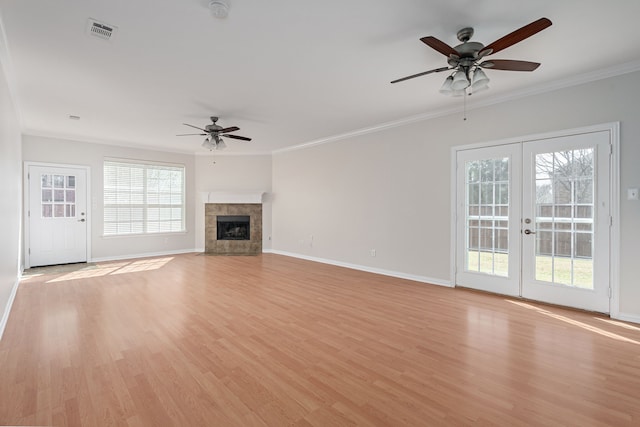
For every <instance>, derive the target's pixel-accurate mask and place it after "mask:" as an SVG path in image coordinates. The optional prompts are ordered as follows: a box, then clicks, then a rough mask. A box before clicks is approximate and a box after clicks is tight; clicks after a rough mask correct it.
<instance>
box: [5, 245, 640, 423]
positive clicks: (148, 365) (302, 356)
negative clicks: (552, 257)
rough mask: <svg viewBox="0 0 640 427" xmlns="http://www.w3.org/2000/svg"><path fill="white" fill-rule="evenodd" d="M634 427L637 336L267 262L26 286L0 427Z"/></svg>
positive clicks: (149, 265)
mask: <svg viewBox="0 0 640 427" xmlns="http://www.w3.org/2000/svg"><path fill="white" fill-rule="evenodd" d="M12 424H16V425H17V424H23V425H24V424H33V425H58V426H136V427H140V426H160V425H161V426H172V425H175V426H187V425H189V426H191V425H193V426H204V425H224V426H284V425H296V426H305V427H308V426H333V425H345V426H349V425H360V426H399V425H411V426H420V425H425V426H439V425H442V426H532V425H533V426H547V425H562V426H607V425H615V426H638V425H640V326H638V325H634V324H628V323H624V322H618V321H611V320H610V319H608V318H606V317H604V316H601V315H597V314H593V313H587V312H581V311H575V310H569V309H562V308H558V307H552V306H548V305H542V304H535V303H532V302H529V301H522V300H517V299H512V298H506V297H501V296H495V295H488V294H484V293H479V292H474V291H469V290H463V289H449V288H443V287H438V286H431V285H426V284H422V283H417V282H412V281H407V280H401V279H395V278H391V277H387V276H380V275H375V274H370V273H364V272H360V271H355V270H350V269H345V268H340V267H335V266H330V265H326V264H318V263H313V262H309V261H303V260H299V259H294V258H289V257H284V256H279V255H273V254H263V255H260V256H255V257H232V256H229V257H225V256H221V257H214V256H202V255H200V254H185V255H176V256H165V257H158V258H151V259H141V260H128V261H118V262H109V263H103V264H99V265H97V266H95V267H94V268H91V269H86V270H80V271H72V272H66V273H59V272H58V273H55V274H44V275H41V276H25V278H24V279H23V281H22V283H21V285H20V288H19V291H18V294H17V296H16V299H15V302H14V305H13V309H12V312H11V315H10V317H9V322H8V324H7V327H6V330H5V333H4V337H3V339H2V341H0V425H12Z"/></svg>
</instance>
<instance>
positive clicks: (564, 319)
mask: <svg viewBox="0 0 640 427" xmlns="http://www.w3.org/2000/svg"><path fill="white" fill-rule="evenodd" d="M505 301H507V302H510V303H511V304H515V305H518V306H520V307H524V308H526V309H529V310H534V311H537V312H538V313H540V314H544V315H545V316H548V317H551V318H554V319H557V320H560V321H562V322H565V323H568V324H570V325H574V326H578V327H580V328H582V329H585V330H587V331H590V332H595V333H596V334H599V335H602V336H605V337H608V338H612V339H615V340H618V341H624V342H628V343H631V344H637V345H640V342H638V341H635V340H632V339H630V338H627V337H623V336H622V335H618V334H614V333H613V332H609V331H605V330H604V329H600V328H597V327H595V326H591V325H588V324H586V323H583V322H579V321H577V320H573V319H571V318H569V317H566V316H562V315H560V314H555V313H552V312H550V311H549V310H544V309H542V308H540V307H536V306H534V305H531V304H527V303H524V302H520V301H512V300H505Z"/></svg>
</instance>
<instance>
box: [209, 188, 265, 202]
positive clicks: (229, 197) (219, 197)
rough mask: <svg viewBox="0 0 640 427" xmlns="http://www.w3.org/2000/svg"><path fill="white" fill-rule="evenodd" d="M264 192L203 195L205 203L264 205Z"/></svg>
mask: <svg viewBox="0 0 640 427" xmlns="http://www.w3.org/2000/svg"><path fill="white" fill-rule="evenodd" d="M264 195H265V192H264V191H252V192H223V191H213V192H209V193H202V201H203V202H204V203H262V198H263V196H264Z"/></svg>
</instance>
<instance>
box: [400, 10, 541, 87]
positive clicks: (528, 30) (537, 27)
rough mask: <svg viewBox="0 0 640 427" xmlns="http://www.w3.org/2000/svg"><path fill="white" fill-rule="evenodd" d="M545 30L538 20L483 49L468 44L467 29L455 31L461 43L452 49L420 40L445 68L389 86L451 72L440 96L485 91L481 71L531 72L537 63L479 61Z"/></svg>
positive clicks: (433, 40) (434, 41) (470, 32)
mask: <svg viewBox="0 0 640 427" xmlns="http://www.w3.org/2000/svg"><path fill="white" fill-rule="evenodd" d="M549 26H551V21H550V20H549V19H547V18H540V19H538V20H537V21H534V22H532V23H530V24H528V25H525V26H524V27H522V28H519V29H517V30H515V31H513V32H512V33H509V34H507V35H506V36H504V37H502V38H500V39H498V40H496V41H494V42H493V43H491V44H489V45H487V46H485V45H483V44H482V43H478V42H475V41H469V40H471V37H472V36H473V28H470V27H467V28H463V29H461V30H460V31H458V33H457V37H458V40H460V41H461V42H462V43H461V44H459V45H458V46H456V47H451V46H449V45H448V44H446V43H445V42H443V41H441V40H438V39H437V38H435V37H433V36H427V37H423V38H421V39H420V41H422V42H423V43H424V44H426V45H427V46H429V47H430V48H432V49H435V50H436V51H438V52H440V53H441V54H443V55H445V56H446V57H447V62H448V64H449V66H448V67H441V68H435V69H433V70H429V71H424V72H422V73H418V74H413V75H411V76H407V77H403V78H401V79H397V80H394V81H392V82H391V83H398V82H403V81H405V80H409V79H413V78H415V77H420V76H424V75H426V74H431V73H440V72H442V71H448V70H453V73H452V74H451V75H450V76H449V77H447V78H446V80H445V81H444V84H443V85H442V88H441V89H440V92H441V93H443V94H445V95H453V96H462V95H464V94H466V93H467V88H469V89H470V90H471V91H473V92H478V91H480V90H483V89H488V83H489V78H488V77H487V75H486V74H485V73H484V71H482V69H483V68H488V69H493V70H506V71H533V70H535V69H536V68H538V67H539V66H540V63H538V62H529V61H516V60H511V59H490V60H483V59H484V57H486V56H489V55H491V54H494V53H497V52H500V51H501V50H504V49H506V48H508V47H510V46H513V45H514V44H516V43H519V42H521V41H523V40H524V39H527V38H529V37H531V36H533V35H534V34H536V33H538V32H540V31H542V30H544V29H545V28H547V27H549Z"/></svg>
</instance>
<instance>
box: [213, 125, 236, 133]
mask: <svg viewBox="0 0 640 427" xmlns="http://www.w3.org/2000/svg"><path fill="white" fill-rule="evenodd" d="M236 130H240V128H239V127H238V126H231V127H228V128H224V129H220V130H219V131H218V133H227V132H234V131H236Z"/></svg>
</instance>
